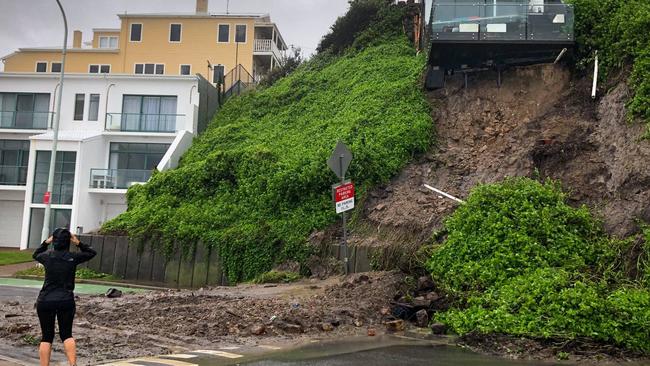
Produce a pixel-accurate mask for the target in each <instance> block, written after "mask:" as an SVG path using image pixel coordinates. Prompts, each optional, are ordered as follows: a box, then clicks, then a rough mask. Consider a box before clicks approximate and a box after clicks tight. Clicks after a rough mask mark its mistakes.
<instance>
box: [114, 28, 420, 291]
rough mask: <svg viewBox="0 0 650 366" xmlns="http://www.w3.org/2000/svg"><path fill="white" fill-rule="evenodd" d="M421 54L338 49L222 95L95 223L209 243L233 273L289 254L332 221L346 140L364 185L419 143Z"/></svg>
mask: <svg viewBox="0 0 650 366" xmlns="http://www.w3.org/2000/svg"><path fill="white" fill-rule="evenodd" d="M424 64H425V59H424V57H423V56H415V52H414V50H413V48H412V47H411V46H410V45H409V44H408V42H407V41H406V39H405V37H404V36H401V37H396V38H394V39H393V40H391V41H390V42H386V43H385V44H383V45H381V46H376V47H370V48H367V49H365V50H363V51H359V52H355V53H348V54H346V55H345V56H342V57H330V58H328V59H324V58H318V59H317V60H315V61H314V64H312V63H307V64H306V65H303V66H301V67H299V68H298V69H297V70H296V71H294V72H293V73H292V74H291V75H289V76H288V77H286V78H283V79H280V80H279V81H277V82H276V83H275V84H274V85H273V86H271V87H269V88H267V89H263V90H261V91H259V92H254V93H251V94H249V95H245V96H242V97H240V98H236V99H233V100H231V101H229V102H228V103H227V104H226V105H225V106H224V108H223V109H222V110H221V111H219V112H218V114H217V115H216V116H215V118H214V121H213V122H212V123H211V124H210V125H209V127H208V129H207V130H206V131H205V132H204V133H203V135H201V136H200V137H199V138H198V139H196V140H195V141H194V143H193V145H192V147H191V148H190V150H189V151H188V152H187V153H186V154H185V156H184V157H183V158H182V161H181V166H180V167H179V168H178V169H175V170H172V171H167V172H164V173H159V174H155V175H154V176H153V177H152V178H151V180H150V181H149V183H148V184H146V185H142V186H137V187H133V188H132V189H130V190H129V192H128V211H127V212H126V213H124V214H122V215H120V216H119V217H117V218H116V219H114V220H113V221H110V222H108V223H106V224H105V225H104V227H103V230H104V231H105V232H126V233H128V234H129V236H130V237H131V238H133V239H134V240H136V241H138V240H140V241H142V240H153V241H156V242H160V243H161V245H164V246H165V247H166V248H167V249H168V250H170V249H171V248H172V246H173V243H174V242H180V243H181V244H182V245H183V247H185V248H190V247H191V246H192V245H193V244H194V243H196V242H199V241H200V242H203V243H205V244H206V245H209V246H213V247H216V248H217V249H218V253H219V255H220V258H221V260H222V261H223V263H224V267H225V270H226V272H227V274H228V277H229V278H230V280H231V281H233V282H234V281H237V280H249V279H252V278H253V277H255V276H256V275H257V274H260V273H263V272H265V271H268V270H270V269H271V268H272V267H273V265H274V264H277V263H278V262H281V261H283V260H286V259H293V260H298V261H301V260H303V259H304V258H305V257H306V256H307V254H308V251H307V246H306V238H307V237H308V236H309V234H310V233H311V232H312V231H314V230H316V229H321V228H324V227H326V226H327V225H329V224H331V223H333V222H334V221H335V219H336V217H337V216H336V214H335V213H334V209H333V206H332V203H331V193H330V189H331V185H332V184H333V183H335V182H336V181H337V178H336V176H335V175H334V174H333V173H332V172H331V171H330V170H329V168H328V167H327V165H326V160H327V158H328V157H329V155H330V154H331V152H332V149H333V148H334V146H335V144H336V142H337V140H339V139H340V140H342V141H344V142H345V143H346V144H347V145H348V146H349V147H350V148H351V150H352V152H353V154H354V160H353V161H352V165H351V167H350V171H349V176H350V177H351V178H352V179H353V180H354V181H355V182H356V183H357V185H358V187H359V192H360V194H361V195H362V194H363V192H364V191H365V187H368V186H371V185H374V184H378V183H380V182H385V181H387V180H388V179H389V178H391V177H392V176H393V175H395V174H396V173H398V172H399V170H400V169H401V168H402V167H403V166H404V165H405V164H406V163H407V162H408V161H409V160H410V159H411V157H412V155H413V154H415V153H417V152H423V151H425V150H426V149H427V148H428V145H429V142H430V137H431V129H432V122H431V117H430V111H429V107H428V104H427V102H426V99H425V98H424V95H423V93H422V91H421V88H420V87H419V85H418V79H419V77H420V75H421V73H422V70H423V67H424Z"/></svg>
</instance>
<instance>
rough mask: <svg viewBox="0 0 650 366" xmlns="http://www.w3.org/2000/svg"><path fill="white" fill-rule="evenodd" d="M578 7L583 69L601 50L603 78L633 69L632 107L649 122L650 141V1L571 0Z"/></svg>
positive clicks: (629, 106) (578, 31)
mask: <svg viewBox="0 0 650 366" xmlns="http://www.w3.org/2000/svg"><path fill="white" fill-rule="evenodd" d="M571 2H572V3H573V4H575V14H576V25H575V27H576V29H575V34H576V43H577V46H578V57H579V60H580V61H579V66H581V67H583V68H586V67H587V66H588V65H589V64H591V63H592V62H593V57H594V52H595V51H596V50H597V51H598V54H599V59H600V60H601V66H602V71H603V74H602V76H603V78H605V77H606V75H607V74H610V73H611V72H612V71H614V70H616V69H620V68H623V67H625V66H627V65H632V73H631V76H630V80H629V82H630V86H631V87H632V90H633V91H634V93H635V95H634V97H633V98H631V99H630V101H629V103H628V109H629V112H630V114H631V115H635V116H639V117H641V118H643V119H645V121H646V122H647V132H646V135H647V137H650V31H649V29H650V2H648V1H647V0H571Z"/></svg>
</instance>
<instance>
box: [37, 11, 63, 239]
mask: <svg viewBox="0 0 650 366" xmlns="http://www.w3.org/2000/svg"><path fill="white" fill-rule="evenodd" d="M56 3H57V5H58V6H59V9H60V10H61V16H63V27H64V33H63V51H62V52H61V75H60V76H59V85H60V87H59V90H58V92H59V95H58V97H57V98H56V114H55V115H54V125H53V126H52V135H53V137H52V154H51V155H50V171H49V175H48V177H47V191H46V192H45V194H44V195H43V203H45V216H44V217H43V231H42V233H41V240H45V239H47V237H48V236H49V235H50V215H51V214H50V213H51V211H52V189H53V187H54V169H55V168H56V149H57V145H58V144H59V121H60V119H61V98H62V95H63V76H64V74H65V54H66V51H67V47H68V19H67V18H66V17H65V11H64V10H63V6H62V5H61V1H60V0H56Z"/></svg>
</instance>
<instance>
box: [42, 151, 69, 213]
mask: <svg viewBox="0 0 650 366" xmlns="http://www.w3.org/2000/svg"><path fill="white" fill-rule="evenodd" d="M51 156H52V154H51V152H50V151H37V152H36V169H35V174H34V192H33V194H32V203H43V194H44V193H45V191H46V190H47V179H48V175H49V172H50V157H51ZM76 161H77V153H76V152H74V151H59V152H57V154H56V164H55V167H54V187H53V189H52V197H50V199H51V202H52V204H54V205H71V204H72V193H73V191H74V175H75V165H76Z"/></svg>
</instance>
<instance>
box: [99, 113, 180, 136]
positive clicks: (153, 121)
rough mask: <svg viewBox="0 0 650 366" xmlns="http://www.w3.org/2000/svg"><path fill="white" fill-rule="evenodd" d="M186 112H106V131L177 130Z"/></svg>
mask: <svg viewBox="0 0 650 366" xmlns="http://www.w3.org/2000/svg"><path fill="white" fill-rule="evenodd" d="M184 116H185V115H184V114H146V113H106V126H105V128H106V131H121V132H176V127H177V122H178V119H179V117H184Z"/></svg>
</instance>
